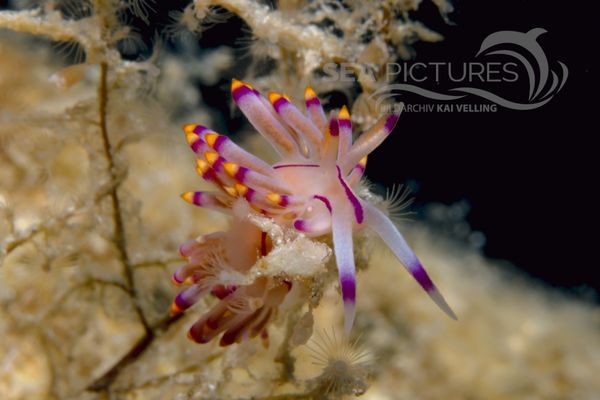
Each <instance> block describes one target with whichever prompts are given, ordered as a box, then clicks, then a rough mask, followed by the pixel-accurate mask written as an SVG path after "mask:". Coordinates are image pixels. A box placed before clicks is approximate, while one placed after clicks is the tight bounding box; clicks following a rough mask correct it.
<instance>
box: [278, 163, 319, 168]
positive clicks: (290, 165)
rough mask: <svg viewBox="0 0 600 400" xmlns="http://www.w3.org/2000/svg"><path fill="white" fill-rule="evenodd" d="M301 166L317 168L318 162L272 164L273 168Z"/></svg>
mask: <svg viewBox="0 0 600 400" xmlns="http://www.w3.org/2000/svg"><path fill="white" fill-rule="evenodd" d="M301 167H309V168H317V167H319V165H318V164H279V165H275V166H273V169H279V168H301Z"/></svg>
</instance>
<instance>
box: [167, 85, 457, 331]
mask: <svg viewBox="0 0 600 400" xmlns="http://www.w3.org/2000/svg"><path fill="white" fill-rule="evenodd" d="M231 92H232V96H233V100H234V101H235V103H236V104H237V106H238V107H239V108H240V109H241V111H242V112H243V113H244V115H245V116H246V117H247V119H248V120H249V121H250V123H251V124H252V125H253V126H254V127H255V128H256V130H257V131H258V132H259V133H260V134H261V135H262V136H263V137H264V138H265V139H266V140H267V141H268V142H269V143H270V144H271V145H272V146H273V148H274V149H275V150H276V151H277V153H278V154H279V157H280V160H279V161H278V162H276V163H275V164H273V165H269V164H267V163H266V162H265V161H263V160H262V159H260V158H258V157H256V156H254V155H253V154H251V153H249V152H247V151H245V150H243V149H242V148H241V147H239V146H237V145H236V144H235V143H234V142H232V141H231V140H230V139H229V138H228V137H226V136H224V135H221V134H218V133H216V132H214V131H212V130H211V129H209V128H207V127H205V126H202V125H195V124H189V125H185V126H184V127H183V130H184V132H185V135H186V139H187V142H188V144H189V145H190V147H191V148H192V150H193V151H194V152H195V153H196V156H197V171H198V173H199V174H200V175H201V176H202V177H203V178H204V179H205V180H207V181H210V182H212V183H213V184H214V185H215V187H216V189H217V191H214V192H188V193H185V194H183V195H182V197H183V199H184V200H186V201H187V202H189V203H192V204H195V205H197V206H200V207H205V208H209V209H214V210H218V211H223V212H226V213H231V212H232V208H233V207H234V204H235V203H236V202H238V201H243V202H246V203H247V205H248V206H249V207H250V208H251V209H253V210H255V211H256V212H257V213H260V214H262V215H264V216H266V217H269V218H272V219H273V220H274V221H275V222H276V223H278V224H280V225H281V226H283V227H288V228H291V229H295V230H297V231H299V232H302V233H304V234H305V235H307V236H309V237H318V236H322V235H328V234H332V236H333V250H334V254H335V261H336V264H337V268H338V272H339V284H340V288H341V292H342V299H343V303H344V320H345V322H344V327H345V331H346V332H349V331H350V330H351V328H352V325H353V321H354V317H355V302H356V277H355V275H356V273H355V263H354V254H353V232H355V231H357V230H359V229H363V228H370V229H372V230H373V231H375V232H376V233H377V234H378V235H379V236H380V237H381V238H382V239H383V241H384V242H385V243H386V245H387V246H388V247H389V248H390V249H391V250H392V252H393V253H394V255H395V256H396V258H397V259H398V260H399V261H400V262H401V263H402V264H403V265H404V267H405V268H406V269H407V270H408V272H409V273H410V274H411V275H412V276H413V277H414V279H415V280H416V281H417V282H418V283H419V284H420V285H421V287H422V288H423V289H424V290H425V291H426V293H427V294H428V295H429V296H430V297H431V299H432V300H433V301H434V302H435V303H436V304H437V305H438V306H439V307H440V308H441V309H442V310H443V311H444V312H445V313H446V314H447V315H449V316H450V317H451V318H453V319H456V315H455V314H454V312H453V311H452V309H451V308H450V307H449V305H448V304H447V303H446V301H445V299H444V297H443V296H442V295H441V294H440V292H439V291H438V289H437V288H436V286H435V285H434V284H433V282H432V280H431V279H430V278H429V275H428V274H427V272H426V271H425V269H424V268H423V266H422V264H421V262H420V261H419V259H418V258H417V256H416V255H415V253H414V252H413V251H412V250H411V248H410V247H409V245H408V244H407V243H406V241H405V240H404V238H403V236H402V235H401V234H400V232H399V231H398V229H397V228H396V226H395V225H394V224H393V223H392V221H391V220H390V219H389V218H388V217H387V216H386V215H385V213H384V212H382V211H380V210H379V209H378V208H377V207H375V206H374V205H373V204H370V203H369V202H368V201H366V200H364V199H361V198H360V197H359V196H357V195H356V193H355V192H354V190H356V189H357V188H358V185H359V183H360V180H361V178H362V177H363V174H364V172H365V168H366V163H367V156H368V154H369V153H371V152H372V151H373V150H374V149H375V148H377V147H378V146H379V145H380V144H381V143H382V142H383V141H384V140H385V138H386V137H387V136H388V135H389V134H390V133H391V132H392V130H393V129H394V127H395V126H396V123H397V121H398V118H399V113H396V112H392V113H391V114H389V115H385V116H383V117H381V119H380V120H379V121H378V122H377V123H375V125H374V126H373V127H371V128H370V129H368V130H367V131H365V132H364V133H362V134H361V135H360V136H358V138H357V140H355V141H353V139H352V122H351V118H350V113H349V112H348V109H347V108H346V107H345V106H344V107H342V108H341V110H339V111H338V112H337V113H335V112H332V113H331V115H330V116H329V118H328V117H327V116H326V115H325V112H324V110H323V107H322V106H321V102H320V101H319V99H318V97H317V95H316V94H315V92H314V90H313V89H311V88H310V87H307V88H306V91H305V98H304V100H305V105H306V113H303V112H302V111H300V110H299V109H298V108H297V107H296V106H295V105H293V104H292V103H291V101H290V99H289V98H288V97H287V96H285V95H283V94H279V93H275V92H270V93H269V94H268V95H267V96H266V97H265V96H263V95H262V94H261V93H260V92H258V91H257V90H256V89H255V88H253V87H252V86H251V85H249V84H247V83H244V82H241V81H239V80H233V82H232V84H231ZM257 246H258V244H257ZM197 263H200V264H201V263H202V260H201V259H198V261H197ZM191 265H192V266H191V267H189V266H188V267H187V268H188V270H190V271H192V270H193V269H194V266H193V265H194V261H192V262H191ZM197 268H199V269H202V268H201V265H199V264H198V265H197ZM201 275H202V274H201ZM181 279H183V278H179V277H177V273H176V277H175V280H176V281H177V282H179V283H181V282H183V281H181ZM201 281H202V278H198V279H196V282H195V283H194V284H195V285H201V284H200V282H201ZM201 286H203V287H204V285H201ZM187 290H191V292H192V294H193V295H194V296H192V297H194V299H195V296H196V297H197V294H198V293H200V292H203V290H201V289H200V288H197V289H187ZM284 292H285V290H284ZM186 305H187V303H186Z"/></svg>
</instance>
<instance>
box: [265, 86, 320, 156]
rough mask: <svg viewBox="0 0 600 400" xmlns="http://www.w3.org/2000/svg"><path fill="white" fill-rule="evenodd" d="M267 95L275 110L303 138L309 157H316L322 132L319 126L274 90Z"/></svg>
mask: <svg viewBox="0 0 600 400" xmlns="http://www.w3.org/2000/svg"><path fill="white" fill-rule="evenodd" d="M268 96H269V101H270V102H271V105H272V106H273V109H274V110H275V112H276V113H277V114H279V115H280V116H281V118H282V119H283V121H284V122H285V123H286V124H287V125H288V126H289V127H290V128H292V129H293V130H294V131H295V132H296V133H297V134H298V136H299V137H301V138H302V139H303V140H304V142H305V144H306V145H307V147H308V153H309V158H311V159H315V158H317V157H318V155H319V148H320V144H321V141H322V140H323V134H322V133H321V131H320V130H319V128H318V127H317V126H316V125H315V124H314V123H313V122H312V121H311V120H310V119H308V118H306V117H305V116H304V115H303V114H302V113H301V112H300V110H298V109H297V108H296V106H294V105H293V104H292V103H290V101H289V100H288V99H287V98H286V97H285V96H283V95H281V94H279V93H275V92H271V93H269V95H268Z"/></svg>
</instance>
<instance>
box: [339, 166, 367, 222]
mask: <svg viewBox="0 0 600 400" xmlns="http://www.w3.org/2000/svg"><path fill="white" fill-rule="evenodd" d="M335 167H336V168H337V173H338V180H339V181H340V183H341V184H342V186H343V187H344V191H345V192H346V197H348V200H350V203H352V207H354V217H355V218H356V222H358V223H359V224H362V222H363V220H364V217H365V216H364V212H363V208H362V206H361V205H360V201H359V200H358V198H357V197H356V196H355V195H354V193H352V189H350V188H349V187H348V185H347V184H346V182H345V181H344V179H343V178H342V171H341V170H340V167H338V166H337V165H336V166H335Z"/></svg>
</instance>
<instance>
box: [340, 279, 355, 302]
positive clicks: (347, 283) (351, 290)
mask: <svg viewBox="0 0 600 400" xmlns="http://www.w3.org/2000/svg"><path fill="white" fill-rule="evenodd" d="M340 287H341V288H342V299H343V300H344V303H346V302H348V301H350V302H352V303H354V302H355V301H356V280H355V279H354V277H353V276H351V275H340Z"/></svg>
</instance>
